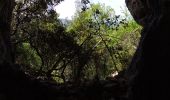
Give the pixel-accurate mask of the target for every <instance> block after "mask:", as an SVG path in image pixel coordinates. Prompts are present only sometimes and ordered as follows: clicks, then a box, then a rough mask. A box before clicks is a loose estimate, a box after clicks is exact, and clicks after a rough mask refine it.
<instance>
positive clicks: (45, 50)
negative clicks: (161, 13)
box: [11, 1, 141, 83]
mask: <svg viewBox="0 0 170 100" xmlns="http://www.w3.org/2000/svg"><path fill="white" fill-rule="evenodd" d="M40 3H41V4H42V5H38V3H37V4H36V3H34V2H33V1H27V2H25V3H21V2H18V3H17V5H16V6H15V9H14V12H13V14H14V17H13V22H12V24H13V27H12V29H13V31H12V34H11V38H12V42H13V46H14V47H15V48H14V50H13V51H14V52H15V53H14V54H15V63H17V64H19V65H20V66H21V69H22V70H23V71H24V72H25V73H26V74H27V75H29V76H32V77H34V78H37V79H39V78H40V79H43V80H49V81H56V82H60V83H63V82H66V81H71V82H78V83H80V82H83V81H85V80H91V79H102V80H103V79H105V78H106V77H108V76H111V75H112V74H113V73H114V72H116V71H118V72H119V71H122V70H123V69H125V68H127V66H128V65H129V63H130V61H131V58H132V56H133V54H134V51H135V50H136V46H137V44H138V39H139V37H140V34H139V33H140V30H141V27H140V26H138V25H137V24H136V23H135V22H134V21H133V20H132V18H129V17H130V15H127V12H126V11H124V13H125V15H126V17H128V18H126V17H125V16H123V14H122V15H121V16H120V15H115V13H114V9H112V8H111V7H108V6H107V7H106V6H105V5H103V4H89V2H82V3H81V5H83V6H82V7H79V8H77V12H76V13H75V16H74V17H73V19H72V20H71V21H68V22H67V23H63V21H61V20H60V19H58V14H57V13H56V12H55V10H54V5H48V6H45V5H43V2H40ZM29 4H31V6H28V5H29Z"/></svg>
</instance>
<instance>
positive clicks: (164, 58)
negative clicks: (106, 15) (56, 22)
mask: <svg viewBox="0 0 170 100" xmlns="http://www.w3.org/2000/svg"><path fill="white" fill-rule="evenodd" d="M126 4H127V7H128V9H129V10H130V12H131V14H132V16H133V17H134V19H135V20H136V22H137V23H139V24H140V25H142V26H143V31H142V33H141V39H140V43H139V46H138V49H137V51H136V54H135V55H134V58H133V60H132V63H131V65H130V66H129V68H128V70H127V74H126V75H127V77H128V78H129V100H154V99H157V100H169V99H170V94H169V93H170V90H169V89H168V88H169V87H170V86H169V85H168V84H169V80H170V76H169V72H168V67H169V66H170V64H169V60H168V59H169V58H170V49H169V46H170V39H169V33H170V30H169V24H170V11H169V8H170V0H126Z"/></svg>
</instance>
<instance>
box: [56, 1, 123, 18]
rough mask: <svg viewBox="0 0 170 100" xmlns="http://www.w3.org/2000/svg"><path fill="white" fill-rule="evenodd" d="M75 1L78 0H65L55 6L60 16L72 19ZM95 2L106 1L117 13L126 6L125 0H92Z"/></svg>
mask: <svg viewBox="0 0 170 100" xmlns="http://www.w3.org/2000/svg"><path fill="white" fill-rule="evenodd" d="M75 1H76V0H64V1H63V2H61V3H60V4H59V5H57V6H56V7H55V9H56V11H57V13H59V18H62V19H64V18H67V19H71V18H72V16H73V15H74V13H75V10H76V8H75ZM90 1H92V2H94V3H98V2H99V3H104V4H105V5H106V6H111V7H112V8H114V10H115V12H116V14H117V15H119V14H121V7H122V8H123V7H125V0H90Z"/></svg>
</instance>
